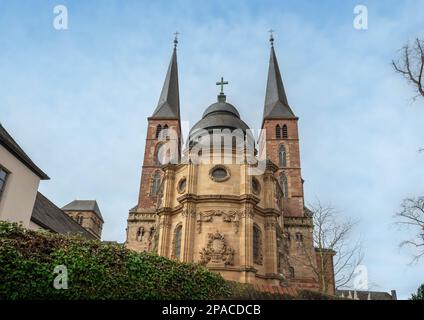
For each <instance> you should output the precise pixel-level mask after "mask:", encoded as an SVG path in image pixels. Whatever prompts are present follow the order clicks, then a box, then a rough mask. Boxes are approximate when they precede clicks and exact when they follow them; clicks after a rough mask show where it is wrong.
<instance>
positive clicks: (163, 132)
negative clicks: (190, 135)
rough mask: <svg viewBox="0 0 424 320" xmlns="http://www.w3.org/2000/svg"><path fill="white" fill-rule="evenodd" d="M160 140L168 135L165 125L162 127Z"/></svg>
mask: <svg viewBox="0 0 424 320" xmlns="http://www.w3.org/2000/svg"><path fill="white" fill-rule="evenodd" d="M160 136H161V138H168V136H169V134H168V125H167V124H165V125H164V126H163V129H162V132H161V135H160Z"/></svg>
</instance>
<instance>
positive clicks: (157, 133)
mask: <svg viewBox="0 0 424 320" xmlns="http://www.w3.org/2000/svg"><path fill="white" fill-rule="evenodd" d="M161 131H162V126H161V125H160V124H158V126H157V127H156V139H157V138H159V136H160V132H161Z"/></svg>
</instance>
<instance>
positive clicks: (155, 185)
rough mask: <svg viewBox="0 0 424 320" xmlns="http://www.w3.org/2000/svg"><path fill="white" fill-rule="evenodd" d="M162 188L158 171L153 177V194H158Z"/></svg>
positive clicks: (151, 189)
mask: <svg viewBox="0 0 424 320" xmlns="http://www.w3.org/2000/svg"><path fill="white" fill-rule="evenodd" d="M159 189H160V173H159V171H156V172H155V174H154V175H153V178H152V185H151V187H150V194H151V195H152V196H157V195H158V193H159Z"/></svg>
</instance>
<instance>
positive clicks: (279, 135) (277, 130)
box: [275, 124, 281, 139]
mask: <svg viewBox="0 0 424 320" xmlns="http://www.w3.org/2000/svg"><path fill="white" fill-rule="evenodd" d="M275 138H277V139H281V127H280V125H279V124H277V126H276V127H275Z"/></svg>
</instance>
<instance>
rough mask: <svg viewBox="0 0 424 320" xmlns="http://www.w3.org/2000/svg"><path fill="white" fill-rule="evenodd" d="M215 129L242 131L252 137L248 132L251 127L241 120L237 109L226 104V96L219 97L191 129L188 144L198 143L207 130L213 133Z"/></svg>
mask: <svg viewBox="0 0 424 320" xmlns="http://www.w3.org/2000/svg"><path fill="white" fill-rule="evenodd" d="M214 129H218V130H223V129H230V130H231V132H233V131H234V130H237V129H241V130H242V131H243V133H244V135H246V133H247V134H248V136H249V137H250V136H251V134H250V132H248V131H247V130H248V129H249V126H248V125H247V124H246V123H245V122H244V121H243V120H241V119H240V114H239V112H238V111H237V109H236V108H235V107H234V106H233V105H232V104H230V103H227V102H226V97H225V95H219V96H218V102H215V103H213V104H211V105H210V106H209V107H208V108H206V110H205V112H204V113H203V116H202V119H201V120H200V121H199V122H197V123H196V124H195V125H194V126H193V127H192V128H191V130H190V134H189V141H188V142H189V143H190V142H194V141H196V138H198V136H199V135H200V134H201V133H202V132H205V130H206V131H208V132H209V133H212V131H213V130H214Z"/></svg>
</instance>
